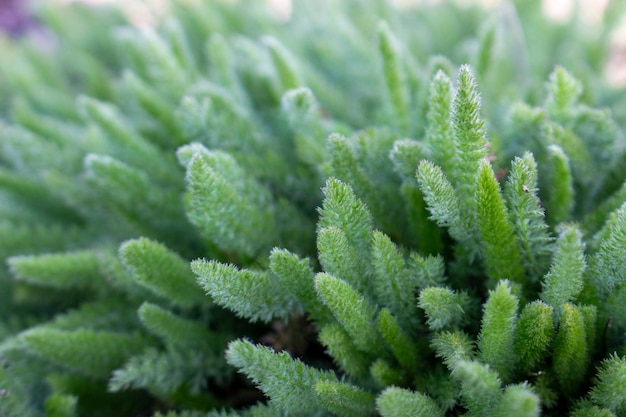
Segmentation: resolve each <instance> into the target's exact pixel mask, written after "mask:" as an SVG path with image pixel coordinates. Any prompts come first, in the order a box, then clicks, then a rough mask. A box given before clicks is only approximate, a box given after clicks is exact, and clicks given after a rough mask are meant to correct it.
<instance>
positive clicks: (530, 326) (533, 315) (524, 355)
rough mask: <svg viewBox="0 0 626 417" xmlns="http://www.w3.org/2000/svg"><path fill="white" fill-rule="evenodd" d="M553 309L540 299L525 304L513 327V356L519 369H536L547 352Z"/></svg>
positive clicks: (551, 337) (552, 333)
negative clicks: (517, 360)
mask: <svg viewBox="0 0 626 417" xmlns="http://www.w3.org/2000/svg"><path fill="white" fill-rule="evenodd" d="M552 313H553V309H552V307H550V306H549V305H547V304H545V303H544V302H542V301H533V302H532V303H530V304H527V305H526V306H525V307H524V309H523V310H522V313H521V314H520V317H519V320H518V321H517V326H516V329H515V357H516V358H518V359H519V365H520V367H521V369H523V370H525V371H528V372H530V371H536V370H535V367H536V366H538V365H539V364H540V363H541V361H542V360H543V359H545V358H546V357H547V356H548V354H549V353H550V352H549V348H550V344H551V343H552V341H553V339H554V334H555V332H554V323H553V322H552Z"/></svg>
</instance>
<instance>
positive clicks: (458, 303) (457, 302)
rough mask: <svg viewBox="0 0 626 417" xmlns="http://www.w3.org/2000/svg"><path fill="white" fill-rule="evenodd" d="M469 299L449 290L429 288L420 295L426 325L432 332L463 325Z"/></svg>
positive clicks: (419, 304) (419, 303) (463, 294)
mask: <svg viewBox="0 0 626 417" xmlns="http://www.w3.org/2000/svg"><path fill="white" fill-rule="evenodd" d="M468 302H469V298H468V296H467V294H465V293H460V294H459V293H455V292H454V291H452V290H451V289H449V288H438V287H428V288H424V289H423V290H422V291H421V292H420V295H419V302H418V306H419V307H420V308H421V309H422V310H424V312H425V313H426V317H427V318H428V319H427V320H426V324H428V327H430V329H431V330H433V331H437V330H443V329H445V328H449V327H452V328H454V327H456V326H458V325H459V324H461V322H462V320H463V319H464V316H465V310H464V309H465V308H466V305H467V303H468Z"/></svg>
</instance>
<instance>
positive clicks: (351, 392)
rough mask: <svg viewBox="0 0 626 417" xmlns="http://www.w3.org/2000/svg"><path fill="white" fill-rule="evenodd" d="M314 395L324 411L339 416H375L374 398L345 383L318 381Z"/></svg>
mask: <svg viewBox="0 0 626 417" xmlns="http://www.w3.org/2000/svg"><path fill="white" fill-rule="evenodd" d="M315 394H316V395H317V398H318V400H319V402H320V403H321V404H322V405H323V406H324V408H325V409H327V410H328V411H330V412H331V413H333V414H335V415H339V416H346V417H349V416H352V417H359V416H373V415H375V414H376V409H375V404H376V400H375V398H376V397H375V396H374V394H371V393H369V392H366V391H364V390H363V389H361V388H359V387H356V386H354V385H351V384H347V383H345V382H337V381H328V380H320V381H318V382H317V383H316V384H315Z"/></svg>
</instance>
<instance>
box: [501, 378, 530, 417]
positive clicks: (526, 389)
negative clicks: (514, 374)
mask: <svg viewBox="0 0 626 417" xmlns="http://www.w3.org/2000/svg"><path fill="white" fill-rule="evenodd" d="M490 415H491V416H494V417H539V416H540V415H541V403H540V401H539V397H538V396H537V394H535V393H534V392H533V390H532V388H531V387H530V386H529V385H527V384H526V383H524V384H516V385H509V386H508V387H506V389H505V390H504V395H503V396H502V398H501V399H500V403H499V404H498V405H496V406H495V407H494V409H493V410H492V411H491V414H490Z"/></svg>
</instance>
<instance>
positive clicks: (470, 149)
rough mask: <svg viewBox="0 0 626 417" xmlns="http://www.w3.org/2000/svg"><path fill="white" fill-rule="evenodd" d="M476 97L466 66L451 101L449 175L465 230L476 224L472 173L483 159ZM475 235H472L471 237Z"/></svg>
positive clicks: (483, 142) (484, 152) (482, 134)
mask: <svg viewBox="0 0 626 417" xmlns="http://www.w3.org/2000/svg"><path fill="white" fill-rule="evenodd" d="M480 106H481V103H480V94H479V93H478V89H477V86H476V80H475V78H474V75H473V74H472V72H471V70H470V68H469V66H467V65H463V66H461V68H460V69H459V75H458V79H457V91H456V95H455V96H454V99H453V101H452V130H453V133H454V137H455V144H456V146H455V148H456V150H457V159H456V164H455V166H454V168H455V169H454V170H453V171H451V172H450V173H449V176H450V181H451V182H452V184H453V185H454V186H455V187H456V190H457V193H458V196H459V201H460V204H461V206H462V207H464V210H463V211H462V212H461V216H462V219H463V224H464V225H465V227H467V228H468V229H469V230H473V229H474V227H475V226H474V225H475V224H476V216H477V213H476V204H477V203H475V202H474V194H475V184H476V173H477V172H478V171H479V168H480V165H481V161H483V160H484V159H485V157H486V156H487V139H486V137H485V128H484V122H483V121H482V120H481V119H480ZM475 233H476V232H475V231H474V232H473V233H472V235H475Z"/></svg>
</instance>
